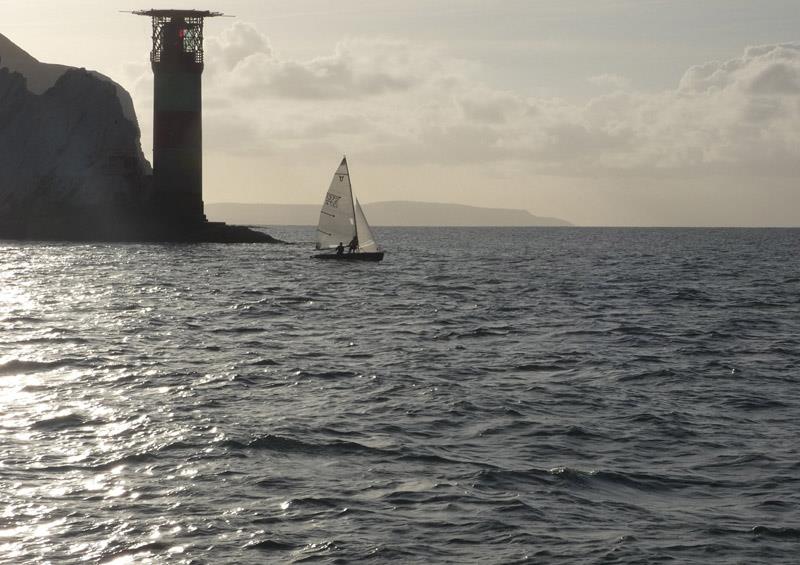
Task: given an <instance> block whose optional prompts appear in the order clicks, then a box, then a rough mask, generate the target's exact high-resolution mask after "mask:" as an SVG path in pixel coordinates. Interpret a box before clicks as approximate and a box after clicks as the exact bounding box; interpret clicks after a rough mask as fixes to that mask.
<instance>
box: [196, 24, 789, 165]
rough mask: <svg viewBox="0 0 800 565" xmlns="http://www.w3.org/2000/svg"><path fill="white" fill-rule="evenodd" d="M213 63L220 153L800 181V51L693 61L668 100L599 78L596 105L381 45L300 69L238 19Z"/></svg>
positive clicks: (354, 42)
mask: <svg viewBox="0 0 800 565" xmlns="http://www.w3.org/2000/svg"><path fill="white" fill-rule="evenodd" d="M206 60H207V75H206V77H205V79H204V82H205V94H204V96H205V98H206V100H209V101H214V100H216V101H217V102H218V103H217V104H214V105H211V106H209V107H207V108H206V111H207V115H208V119H209V120H210V121H209V123H210V124H211V123H213V124H217V125H216V126H214V127H213V128H210V129H209V130H208V133H209V136H210V135H211V134H212V133H214V132H218V133H219V134H220V135H222V134H223V133H224V135H225V138H226V142H225V143H216V144H215V146H214V148H215V150H217V151H229V152H231V153H237V152H238V153H241V152H248V153H252V152H254V151H258V150H259V148H265V150H267V148H268V150H269V151H270V152H272V153H275V152H281V151H285V152H286V153H287V154H289V153H291V154H292V155H301V154H302V153H303V147H304V146H305V147H308V148H317V149H319V148H321V147H323V148H328V149H329V148H331V147H335V148H340V149H342V150H344V149H346V150H347V151H348V152H351V153H352V152H359V153H361V154H364V155H369V156H370V159H374V160H375V161H377V162H383V163H393V164H402V165H408V166H410V165H413V164H415V163H417V164H419V163H426V164H439V165H443V166H444V165H447V166H449V165H453V164H465V165H477V164H482V163H483V164H489V165H491V164H499V163H506V164H509V165H512V164H513V166H514V168H515V169H519V167H523V168H527V170H529V171H532V172H534V173H546V174H548V175H557V176H565V177H574V176H586V177H598V176H606V177H630V176H637V175H640V176H651V177H652V176H663V177H697V176H701V175H722V176H724V175H730V176H734V177H736V176H741V175H753V176H756V175H765V174H766V175H778V176H780V175H784V176H786V175H789V176H790V175H797V174H800V170H799V169H800V44H797V43H788V44H776V45H764V46H756V47H750V48H747V49H746V50H744V52H743V55H742V56H740V57H736V58H732V59H730V60H726V61H712V62H706V63H703V64H699V65H697V66H693V67H691V68H689V69H688V70H687V71H686V72H685V73H684V75H683V76H682V77H679V80H676V86H675V88H673V89H669V90H664V91H661V92H636V91H634V90H632V89H631V85H630V82H629V81H628V80H627V79H625V78H624V77H621V76H618V75H613V74H601V75H597V76H595V77H592V78H590V79H589V81H590V82H591V83H592V84H594V85H596V86H599V87H601V88H604V89H607V90H608V91H609V92H608V93H607V94H604V95H602V96H597V97H594V98H592V99H589V100H586V101H585V102H583V103H577V102H575V101H566V100H561V99H557V98H536V97H532V96H527V95H526V94H525V93H522V92H511V91H504V90H498V89H496V88H493V87H492V86H491V85H489V84H487V82H486V81H485V79H484V78H483V76H482V75H481V71H480V68H479V67H477V66H476V65H474V64H471V63H470V62H468V61H463V60H458V59H456V58H453V57H451V56H448V54H447V53H446V52H444V51H441V50H437V49H433V48H430V47H427V46H424V45H418V44H412V43H408V42H402V41H396V40H388V39H382V38H378V39H365V38H360V39H353V38H351V39H347V40H344V41H342V42H341V43H339V44H338V45H337V46H336V48H335V49H334V50H333V51H332V52H331V53H330V54H327V55H324V56H319V57H316V58H313V59H309V60H293V59H290V58H286V57H282V56H281V55H280V54H279V53H278V52H276V51H275V50H274V49H273V48H272V46H271V44H270V41H269V40H268V38H267V37H266V36H265V35H263V34H262V33H261V32H259V31H258V29H257V28H255V27H253V26H251V25H249V24H245V23H241V22H239V23H236V24H235V25H234V26H233V27H232V28H231V29H229V30H228V31H226V32H224V33H222V34H220V35H219V36H217V37H212V38H209V39H208V40H207V58H206ZM677 78H678V77H676V79H677ZM225 101H228V103H227V104H226V103H225ZM209 136H207V137H206V139H209ZM245 145H246V147H245Z"/></svg>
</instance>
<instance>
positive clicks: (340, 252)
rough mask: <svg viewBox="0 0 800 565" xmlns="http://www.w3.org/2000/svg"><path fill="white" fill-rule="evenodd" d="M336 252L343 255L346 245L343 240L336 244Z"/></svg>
mask: <svg viewBox="0 0 800 565" xmlns="http://www.w3.org/2000/svg"><path fill="white" fill-rule="evenodd" d="M336 254H337V255H343V254H344V245H342V242H341V241H340V242H339V245H337V246H336Z"/></svg>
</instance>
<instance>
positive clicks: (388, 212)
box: [206, 201, 572, 227]
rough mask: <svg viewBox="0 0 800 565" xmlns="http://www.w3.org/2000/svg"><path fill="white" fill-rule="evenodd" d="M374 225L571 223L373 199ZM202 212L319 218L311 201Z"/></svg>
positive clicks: (252, 220)
mask: <svg viewBox="0 0 800 565" xmlns="http://www.w3.org/2000/svg"><path fill="white" fill-rule="evenodd" d="M363 207H364V210H365V212H366V213H367V215H368V216H369V218H370V223H371V224H373V225H376V226H453V227H455V226H476V227H480V226H498V227H503V226H507V227H511V226H571V225H572V224H570V223H569V222H567V221H565V220H561V219H559V218H549V217H542V216H534V215H533V214H531V213H530V212H528V211H527V210H515V209H506V208H480V207H476V206H466V205H463V204H443V203H436V202H408V201H394V202H374V203H372V204H364V205H363ZM206 214H208V217H209V218H211V219H214V220H218V221H225V222H234V223H237V224H245V225H251V226H252V225H264V226H269V225H273V226H275V225H285V226H291V225H296V226H313V225H316V224H317V220H318V219H319V206H317V205H314V204H243V203H230V202H228V203H207V204H206Z"/></svg>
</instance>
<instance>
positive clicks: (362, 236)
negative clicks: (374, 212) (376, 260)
mask: <svg viewBox="0 0 800 565" xmlns="http://www.w3.org/2000/svg"><path fill="white" fill-rule="evenodd" d="M356 233H357V234H358V249H359V250H360V251H368V252H374V251H378V244H377V243H375V236H373V235H372V230H371V229H369V224H368V223H367V217H366V216H365V215H364V211H363V210H362V209H361V204H359V203H358V198H356Z"/></svg>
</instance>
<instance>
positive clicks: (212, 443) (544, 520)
mask: <svg viewBox="0 0 800 565" xmlns="http://www.w3.org/2000/svg"><path fill="white" fill-rule="evenodd" d="M264 229H265V231H268V232H269V233H271V234H272V235H275V236H277V237H280V238H281V239H284V240H285V241H287V242H289V243H287V244H285V245H263V244H243V245H217V244H195V245H181V244H169V245H167V244H163V245H157V244H104V243H102V244H101V243H79V244H69V243H47V242H38V243H32V242H10V241H4V242H0V563H3V564H14V565H21V564H40V563H46V564H61V563H104V564H105V563H109V564H111V563H113V564H127V563H135V564H139V563H155V564H160V563H169V564H173V563H174V564H206V563H207V564H228V563H230V564H262V563H337V564H338V563H458V564H460V563H480V564H482V565H486V564H495V563H497V564H500V563H545V564H547V563H565V564H566V563H569V564H573V563H577V564H583V563H587V564H589V563H592V564H594V563H598V564H601V563H602V564H610V563H647V564H650V563H697V564H704V565H706V564H709V563H741V564H775V563H798V562H800V390H799V388H800V374H799V373H800V263H799V262H798V251H800V230H797V229H633V228H631V229H616V228H613V229H612V228H605V229H600V228H566V227H565V228H377V229H376V230H375V232H376V235H377V237H378V239H379V240H380V242H381V243H382V244H383V246H384V247H385V249H386V258H385V260H384V261H383V262H382V263H363V264H356V263H350V262H335V261H315V260H312V259H310V256H311V254H312V253H313V244H312V243H311V242H312V240H313V236H314V229H313V228H310V227H273V228H264Z"/></svg>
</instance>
